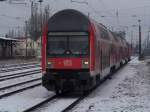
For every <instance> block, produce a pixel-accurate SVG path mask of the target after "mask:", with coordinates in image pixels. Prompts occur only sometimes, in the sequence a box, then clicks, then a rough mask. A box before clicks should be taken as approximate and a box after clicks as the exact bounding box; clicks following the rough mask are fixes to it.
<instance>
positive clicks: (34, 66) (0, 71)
mask: <svg viewBox="0 0 150 112" xmlns="http://www.w3.org/2000/svg"><path fill="white" fill-rule="evenodd" d="M36 67H40V65H29V66H21V67H15V68H8V69H4V70H3V69H2V68H0V69H1V70H0V73H6V72H11V71H17V70H23V69H30V68H36Z"/></svg>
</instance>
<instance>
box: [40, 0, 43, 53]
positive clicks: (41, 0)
mask: <svg viewBox="0 0 150 112" xmlns="http://www.w3.org/2000/svg"><path fill="white" fill-rule="evenodd" d="M42 2H43V0H39V3H40V13H41V39H40V40H41V50H40V51H41V52H40V55H41V56H42V30H43V17H42Z"/></svg>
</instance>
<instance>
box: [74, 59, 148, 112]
mask: <svg viewBox="0 0 150 112" xmlns="http://www.w3.org/2000/svg"><path fill="white" fill-rule="evenodd" d="M137 59H138V58H135V59H133V60H132V61H131V62H130V63H129V64H128V65H127V66H125V67H124V68H123V69H121V70H119V71H118V72H117V73H116V74H115V75H114V76H112V79H110V80H109V79H108V80H107V81H106V82H104V83H103V84H102V85H101V86H100V87H99V88H98V89H97V90H95V91H94V92H93V93H92V94H91V95H90V96H89V97H88V98H86V99H85V100H83V101H82V102H81V103H80V104H79V105H77V106H76V107H75V108H74V109H73V110H72V112H150V65H147V64H146V62H144V61H138V60H137Z"/></svg>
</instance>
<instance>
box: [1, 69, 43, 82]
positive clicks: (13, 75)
mask: <svg viewBox="0 0 150 112" xmlns="http://www.w3.org/2000/svg"><path fill="white" fill-rule="evenodd" d="M40 72H41V69H39V70H34V71H27V72H21V73H15V74H10V75H3V76H0V81H5V80H10V79H14V78H19V77H24V76H29V75H32V74H36V73H40Z"/></svg>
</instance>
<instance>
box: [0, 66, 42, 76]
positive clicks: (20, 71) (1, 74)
mask: <svg viewBox="0 0 150 112" xmlns="http://www.w3.org/2000/svg"><path fill="white" fill-rule="evenodd" d="M40 69H41V67H35V68H34V67H32V68H30V69H29V68H27V69H22V70H15V71H10V72H4V73H0V76H6V75H11V74H16V73H22V72H29V71H35V70H40Z"/></svg>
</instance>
